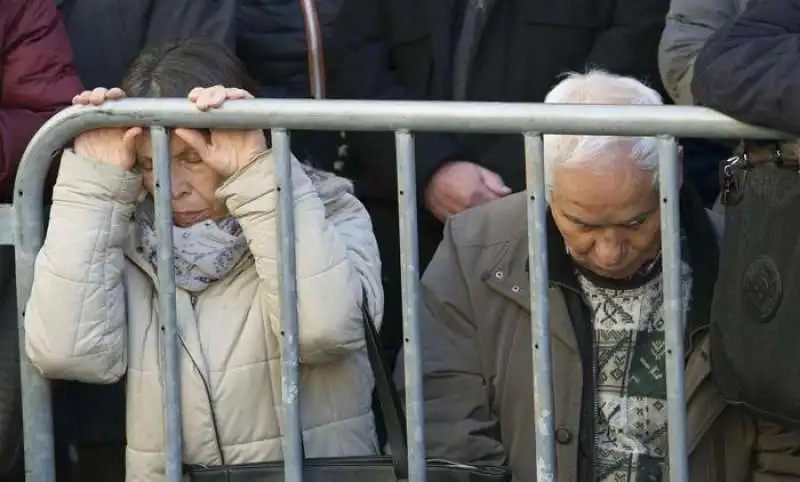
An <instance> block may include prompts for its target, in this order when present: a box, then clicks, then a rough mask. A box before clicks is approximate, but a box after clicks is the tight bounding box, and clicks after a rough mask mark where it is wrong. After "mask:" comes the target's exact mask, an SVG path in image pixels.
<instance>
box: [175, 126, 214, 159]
mask: <svg viewBox="0 0 800 482" xmlns="http://www.w3.org/2000/svg"><path fill="white" fill-rule="evenodd" d="M174 133H175V135H176V136H178V137H180V138H181V139H182V140H183V142H185V143H186V144H187V145H188V146H189V147H191V148H192V149H194V150H195V152H197V154H199V155H200V157H201V158H202V159H203V160H205V159H206V157H207V155H208V149H209V144H208V141H207V140H206V138H205V136H203V134H202V133H201V132H200V131H198V130H197V129H186V128H183V127H179V128H177V129H175V131H174Z"/></svg>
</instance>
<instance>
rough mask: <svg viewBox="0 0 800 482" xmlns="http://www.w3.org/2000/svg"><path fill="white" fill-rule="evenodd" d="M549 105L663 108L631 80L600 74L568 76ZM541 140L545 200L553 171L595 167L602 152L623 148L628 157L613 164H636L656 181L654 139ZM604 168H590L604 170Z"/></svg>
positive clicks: (555, 89) (550, 137)
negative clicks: (638, 105)
mask: <svg viewBox="0 0 800 482" xmlns="http://www.w3.org/2000/svg"><path fill="white" fill-rule="evenodd" d="M545 103H548V104H623V105H630V104H640V105H663V103H664V102H663V100H662V99H661V95H660V94H659V93H658V92H656V91H655V90H653V89H651V88H650V87H647V86H646V85H644V84H643V83H641V82H639V81H638V80H636V79H633V78H631V77H622V76H619V75H614V74H610V73H608V72H604V71H602V70H592V71H589V72H587V73H585V74H578V73H570V74H568V75H567V77H566V78H565V79H564V80H562V81H561V82H560V83H559V84H558V85H556V86H555V87H553V89H552V90H551V91H550V92H549V93H548V94H547V97H546V98H545ZM543 138H544V162H545V166H544V167H545V182H546V184H547V195H548V199H549V196H550V193H551V191H552V188H553V177H554V173H555V170H556V169H558V168H563V167H571V168H580V167H583V166H587V165H589V164H591V163H593V162H594V163H597V159H598V157H599V154H600V153H602V152H603V151H604V150H607V149H612V148H620V147H625V150H626V151H627V152H629V153H630V154H631V155H630V156H620V157H613V159H614V162H631V161H633V162H635V163H636V164H637V165H638V166H639V167H641V168H642V169H644V170H648V171H653V183H654V184H655V183H656V182H657V181H658V140H657V138H655V137H616V136H579V135H555V134H548V135H545V136H543ZM604 167H605V166H597V165H595V166H592V168H593V169H603V168H604Z"/></svg>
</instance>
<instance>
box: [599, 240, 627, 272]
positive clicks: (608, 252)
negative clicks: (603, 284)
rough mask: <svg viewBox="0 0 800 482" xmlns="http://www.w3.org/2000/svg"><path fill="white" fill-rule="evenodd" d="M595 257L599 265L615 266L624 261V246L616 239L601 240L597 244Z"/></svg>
mask: <svg viewBox="0 0 800 482" xmlns="http://www.w3.org/2000/svg"><path fill="white" fill-rule="evenodd" d="M594 251H595V255H596V256H597V261H598V264H601V265H603V266H615V265H617V264H619V263H620V262H621V261H622V255H623V249H622V244H621V243H619V242H618V241H617V240H615V239H601V240H600V241H598V242H597V243H596V244H595V247H594Z"/></svg>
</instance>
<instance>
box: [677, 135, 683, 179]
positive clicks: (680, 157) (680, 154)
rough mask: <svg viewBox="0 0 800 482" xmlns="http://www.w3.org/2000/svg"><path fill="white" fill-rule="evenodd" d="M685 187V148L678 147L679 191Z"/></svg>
mask: <svg viewBox="0 0 800 482" xmlns="http://www.w3.org/2000/svg"><path fill="white" fill-rule="evenodd" d="M682 187H683V146H681V145H679V146H678V189H680V188H682Z"/></svg>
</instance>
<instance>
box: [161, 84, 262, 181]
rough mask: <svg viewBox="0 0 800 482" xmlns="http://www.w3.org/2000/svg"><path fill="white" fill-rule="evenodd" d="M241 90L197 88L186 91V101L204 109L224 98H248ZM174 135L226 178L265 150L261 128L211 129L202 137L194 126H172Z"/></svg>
mask: <svg viewBox="0 0 800 482" xmlns="http://www.w3.org/2000/svg"><path fill="white" fill-rule="evenodd" d="M252 98H253V96H252V95H251V94H250V93H249V92H247V91H246V90H242V89H229V88H225V87H223V86H221V85H216V86H214V87H209V88H203V87H197V88H195V89H193V90H192V91H191V92H189V101H190V102H192V103H193V104H194V105H195V106H196V107H197V108H198V109H199V110H201V111H207V110H211V109H216V108H218V107H220V106H221V105H222V104H223V103H224V102H225V101H226V100H238V99H252ZM175 135H176V136H178V137H180V138H181V139H183V140H184V142H186V143H187V144H188V145H189V146H190V147H191V148H192V149H194V150H195V151H197V153H198V154H199V155H200V157H201V158H202V159H203V161H204V162H205V163H206V164H208V165H209V166H211V167H212V168H213V169H214V170H215V171H217V172H218V173H219V174H221V175H222V176H225V177H228V176H231V175H233V174H234V173H236V172H238V171H239V170H241V169H242V168H244V167H245V166H247V165H249V164H250V163H251V162H253V161H254V160H255V159H256V158H257V157H258V156H259V155H260V154H261V153H262V152H264V151H265V150H266V149H267V141H266V139H265V138H264V133H263V132H262V131H261V129H256V130H249V131H248V130H241V129H235V130H234V129H212V130H211V135H210V136H204V135H203V134H202V133H201V132H200V131H198V130H195V129H184V128H179V129H175Z"/></svg>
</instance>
